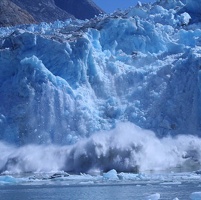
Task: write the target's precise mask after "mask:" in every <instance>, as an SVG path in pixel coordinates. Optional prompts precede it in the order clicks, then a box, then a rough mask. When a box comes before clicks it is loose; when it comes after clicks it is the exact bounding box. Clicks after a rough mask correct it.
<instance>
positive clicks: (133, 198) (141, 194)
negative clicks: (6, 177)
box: [0, 182, 201, 200]
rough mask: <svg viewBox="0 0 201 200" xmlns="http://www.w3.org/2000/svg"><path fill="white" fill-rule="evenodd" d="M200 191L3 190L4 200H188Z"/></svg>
mask: <svg viewBox="0 0 201 200" xmlns="http://www.w3.org/2000/svg"><path fill="white" fill-rule="evenodd" d="M196 191H201V188H200V185H199V184H198V182H189V183H188V182H186V183H177V184H168V183H167V184H147V183H145V184H136V183H133V184H108V185H107V184H105V185H100V184H99V185H90V184H86V185H73V186H72V185H71V186H68V185H60V184H57V185H7V186H0V199H1V200H61V199H65V200H122V199H123V200H145V199H147V197H148V196H150V195H152V194H156V193H158V194H160V199H161V200H173V199H176V198H178V199H179V200H188V199H190V195H191V193H193V192H196Z"/></svg>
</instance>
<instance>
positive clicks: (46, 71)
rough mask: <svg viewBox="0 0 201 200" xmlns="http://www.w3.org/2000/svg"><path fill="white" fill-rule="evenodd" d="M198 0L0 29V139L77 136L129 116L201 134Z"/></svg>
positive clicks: (170, 130) (143, 123) (67, 139)
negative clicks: (80, 19)
mask: <svg viewBox="0 0 201 200" xmlns="http://www.w3.org/2000/svg"><path fill="white" fill-rule="evenodd" d="M196 2H197V1H196ZM192 5H194V4H191V3H190V1H186V2H183V1H182V2H181V1H174V0H172V1H163V0H161V1H157V2H156V3H154V4H143V5H142V4H140V3H139V4H138V5H137V6H136V7H133V8H131V9H129V10H127V11H125V12H120V11H118V12H115V13H113V14H111V15H103V16H98V17H96V18H94V19H92V20H90V21H79V20H74V21H66V22H59V21H57V22H55V23H53V24H46V23H42V24H39V25H30V26H21V27H13V28H2V29H0V32H1V36H0V130H1V132H0V139H1V140H4V141H7V142H11V143H15V144H20V145H21V144H27V143H37V144H43V143H55V144H72V143H75V142H76V141H78V140H80V138H86V137H89V136H90V135H91V134H93V133H94V132H97V131H99V130H110V129H112V128H114V127H115V126H116V124H117V123H118V122H123V121H124V122H125V121H130V122H132V123H134V124H136V125H138V126H140V127H142V128H146V129H150V130H153V131H154V132H155V133H156V134H157V135H158V136H160V137H163V136H166V135H178V134H197V135H200V127H201V124H200V123H201V120H200V114H201V110H200V106H199V105H200V88H201V86H200V76H201V75H200V66H201V56H200V55H201V54H200V53H201V48H200V44H201V42H200V41H201V40H200V37H201V29H200V26H199V24H200V21H199V15H200V13H199V12H200V11H199V9H197V7H195V6H192Z"/></svg>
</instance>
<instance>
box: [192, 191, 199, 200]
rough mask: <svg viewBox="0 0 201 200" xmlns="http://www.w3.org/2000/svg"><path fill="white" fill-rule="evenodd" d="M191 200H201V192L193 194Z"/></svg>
mask: <svg viewBox="0 0 201 200" xmlns="http://www.w3.org/2000/svg"><path fill="white" fill-rule="evenodd" d="M190 199H191V200H201V192H193V193H192V194H191V195H190Z"/></svg>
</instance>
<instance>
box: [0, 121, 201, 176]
mask: <svg viewBox="0 0 201 200" xmlns="http://www.w3.org/2000/svg"><path fill="white" fill-rule="evenodd" d="M0 151H1V157H0V169H1V172H2V173H10V174H15V173H28V172H36V173H40V172H45V173H47V172H55V171H61V170H62V171H66V172H71V173H80V172H84V173H91V174H92V173H94V172H100V173H101V172H104V171H108V170H111V169H115V170H117V171H119V172H142V171H147V170H154V171H158V170H171V169H175V168H177V169H183V170H191V171H192V170H195V169H199V167H200V162H201V154H200V152H201V139H200V138H198V137H195V136H190V135H179V136H177V137H175V138H173V137H166V138H162V139H159V138H157V137H156V136H155V134H154V133H153V132H151V131H148V130H143V129H141V128H139V127H138V126H136V125H134V124H131V123H120V124H118V126H117V127H116V128H115V129H113V130H111V131H101V132H98V133H96V134H94V135H92V136H91V137H89V138H86V139H82V140H80V141H79V142H77V143H76V144H74V145H68V146H55V145H45V146H44V145H26V146H22V147H16V146H11V145H8V144H5V143H3V142H1V143H0Z"/></svg>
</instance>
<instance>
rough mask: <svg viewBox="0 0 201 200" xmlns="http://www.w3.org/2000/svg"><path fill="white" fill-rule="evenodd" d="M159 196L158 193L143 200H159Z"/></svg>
mask: <svg viewBox="0 0 201 200" xmlns="http://www.w3.org/2000/svg"><path fill="white" fill-rule="evenodd" d="M160 197H161V195H160V194H159V193H156V194H152V195H150V196H148V197H146V198H145V200H159V199H160Z"/></svg>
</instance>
